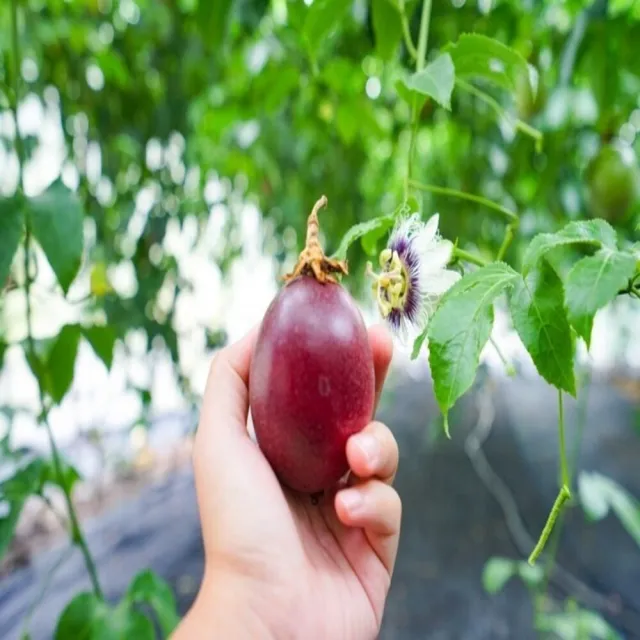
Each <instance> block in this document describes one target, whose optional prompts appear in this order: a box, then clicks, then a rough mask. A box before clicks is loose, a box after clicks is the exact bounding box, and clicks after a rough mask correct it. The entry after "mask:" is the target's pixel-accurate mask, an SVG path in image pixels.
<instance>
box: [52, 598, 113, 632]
mask: <svg viewBox="0 0 640 640" xmlns="http://www.w3.org/2000/svg"><path fill="white" fill-rule="evenodd" d="M108 613H109V608H108V606H107V605H106V604H105V603H104V602H102V601H101V600H99V599H98V598H97V597H96V596H95V595H94V594H93V593H88V592H85V593H79V594H78V595H76V596H75V598H73V600H71V602H70V603H69V604H68V605H67V606H66V607H65V609H64V611H63V612H62V614H61V616H60V618H59V619H58V625H57V626H56V632H55V640H70V639H71V638H74V640H92V639H93V638H94V637H96V632H97V631H98V628H99V625H101V624H102V623H104V622H106V621H107V620H108ZM105 637H108V636H106V635H105Z"/></svg>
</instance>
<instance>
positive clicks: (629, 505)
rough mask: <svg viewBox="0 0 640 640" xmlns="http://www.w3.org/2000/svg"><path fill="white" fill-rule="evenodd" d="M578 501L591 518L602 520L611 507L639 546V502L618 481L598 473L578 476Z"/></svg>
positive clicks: (585, 473)
mask: <svg viewBox="0 0 640 640" xmlns="http://www.w3.org/2000/svg"><path fill="white" fill-rule="evenodd" d="M578 492H579V494H580V502H581V503H582V507H583V508H584V510H585V512H586V514H587V515H588V516H589V517H590V518H592V519H593V520H602V519H603V518H605V517H606V516H607V514H608V513H609V509H612V510H613V511H614V513H615V514H616V516H617V517H618V520H620V523H621V524H622V526H623V527H624V528H625V529H626V531H627V533H628V534H629V535H630V536H631V537H632V538H633V540H634V541H635V542H636V544H637V545H638V546H640V504H639V503H638V501H637V500H636V499H635V498H634V497H633V496H632V495H631V494H630V493H629V492H627V491H626V489H624V488H623V487H621V486H620V485H619V484H618V483H616V482H614V481H613V480H612V479H611V478H607V477H606V476H603V475H602V474H600V473H596V472H590V473H589V472H586V471H583V472H582V473H581V474H580V475H579V476H578Z"/></svg>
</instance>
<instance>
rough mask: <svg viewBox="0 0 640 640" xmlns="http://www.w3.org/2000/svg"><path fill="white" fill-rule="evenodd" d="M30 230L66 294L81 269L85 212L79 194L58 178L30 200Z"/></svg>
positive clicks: (28, 205)
mask: <svg viewBox="0 0 640 640" xmlns="http://www.w3.org/2000/svg"><path fill="white" fill-rule="evenodd" d="M27 211H28V213H29V219H30V223H31V229H32V231H33V235H34V236H35V238H36V240H37V241H38V242H39V243H40V246H41V247H42V250H43V251H44V253H45V255H46V256H47V260H48V261H49V264H50V265H51V268H52V269H53V271H54V273H55V274H56V277H57V278H58V282H59V283H60V286H61V287H62V290H63V291H64V293H65V295H66V294H67V292H68V291H69V287H70V286H71V283H72V282H73V280H74V278H75V277H76V275H77V273H78V270H79V269H80V262H81V260H82V248H83V226H82V225H83V212H82V205H81V204H80V200H79V199H78V197H77V196H76V195H75V194H74V193H73V192H72V191H70V190H69V189H67V187H65V186H64V184H62V182H60V181H59V180H58V181H56V182H54V183H53V184H52V185H51V186H50V187H49V188H48V189H47V190H46V191H45V192H44V193H43V194H41V195H39V196H38V197H36V198H33V199H31V200H27Z"/></svg>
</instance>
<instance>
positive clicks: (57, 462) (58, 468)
mask: <svg viewBox="0 0 640 640" xmlns="http://www.w3.org/2000/svg"><path fill="white" fill-rule="evenodd" d="M11 17H12V37H13V56H14V63H15V73H14V78H13V82H14V86H13V89H14V108H15V112H14V113H15V118H16V149H17V152H18V163H19V167H18V195H19V197H20V198H22V197H24V193H23V191H22V171H23V165H24V161H25V155H24V146H23V144H22V138H21V136H20V131H19V130H18V106H17V105H18V104H19V101H20V73H19V72H20V60H21V58H20V41H19V37H18V0H12V2H11ZM24 223H25V234H24V291H25V300H26V307H27V309H26V311H27V313H26V315H27V318H26V321H27V350H28V355H29V357H30V358H31V359H32V361H33V362H35V363H36V364H37V365H39V364H40V359H39V356H38V353H37V351H36V348H35V341H34V338H33V320H32V319H33V310H32V307H31V285H32V282H33V280H32V277H31V272H30V269H29V252H30V248H31V223H30V219H29V214H28V211H25V220H24ZM39 369H40V367H39V366H37V370H39ZM36 377H37V379H38V394H39V400H40V409H41V415H40V421H41V422H42V423H43V424H44V426H45V429H46V432H47V437H48V439H49V444H50V446H51V457H52V460H53V468H54V472H55V476H56V480H57V483H58V485H59V486H60V488H61V489H62V492H63V494H64V499H65V502H66V505H67V510H68V516H69V521H70V524H71V539H72V542H73V543H74V544H76V545H78V547H79V548H80V550H81V551H82V555H83V556H84V561H85V564H86V566H87V571H88V572H89V576H90V578H91V583H92V585H93V590H94V592H95V594H96V596H98V597H99V598H102V589H101V588H100V583H99V581H98V573H97V571H96V566H95V563H94V561H93V558H92V556H91V553H90V551H89V547H88V546H87V542H86V540H85V538H84V536H83V534H82V530H81V529H80V524H79V522H78V516H77V514H76V511H75V507H74V506H73V501H72V500H71V492H70V489H69V487H68V485H67V483H66V482H65V481H64V474H63V471H62V461H61V458H60V452H59V451H58V446H57V444H56V441H55V438H54V435H53V431H52V429H51V425H50V424H49V409H48V407H47V403H46V402H45V392H44V388H43V386H42V382H41V380H40V377H39V376H36Z"/></svg>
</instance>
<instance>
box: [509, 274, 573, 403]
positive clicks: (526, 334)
mask: <svg viewBox="0 0 640 640" xmlns="http://www.w3.org/2000/svg"><path fill="white" fill-rule="evenodd" d="M509 307H510V310H511V317H512V319H513V324H514V327H515V329H516V331H517V332H518V335H519V336H520V339H521V340H522V342H523V344H524V346H525V347H526V349H527V351H528V352H529V354H530V355H531V358H532V360H533V363H534V364H535V365H536V369H537V370H538V373H539V374H540V375H541V376H542V377H543V378H544V379H545V380H546V381H547V382H548V383H549V384H552V385H554V386H556V387H558V388H560V389H564V390H565V391H567V392H568V393H570V394H572V395H574V396H575V394H576V381H575V374H574V370H573V358H574V346H575V345H574V342H573V339H572V336H571V327H570V326H569V321H568V320H567V314H566V311H565V308H564V290H563V288H562V281H561V280H560V278H559V276H558V275H557V274H556V272H555V271H554V270H553V269H552V268H551V266H549V264H548V263H547V262H546V261H542V262H540V263H539V265H538V267H537V268H536V269H534V270H533V271H531V272H529V274H528V275H527V277H526V278H522V277H519V278H518V280H517V282H516V285H515V287H514V290H513V293H512V294H511V296H509Z"/></svg>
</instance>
